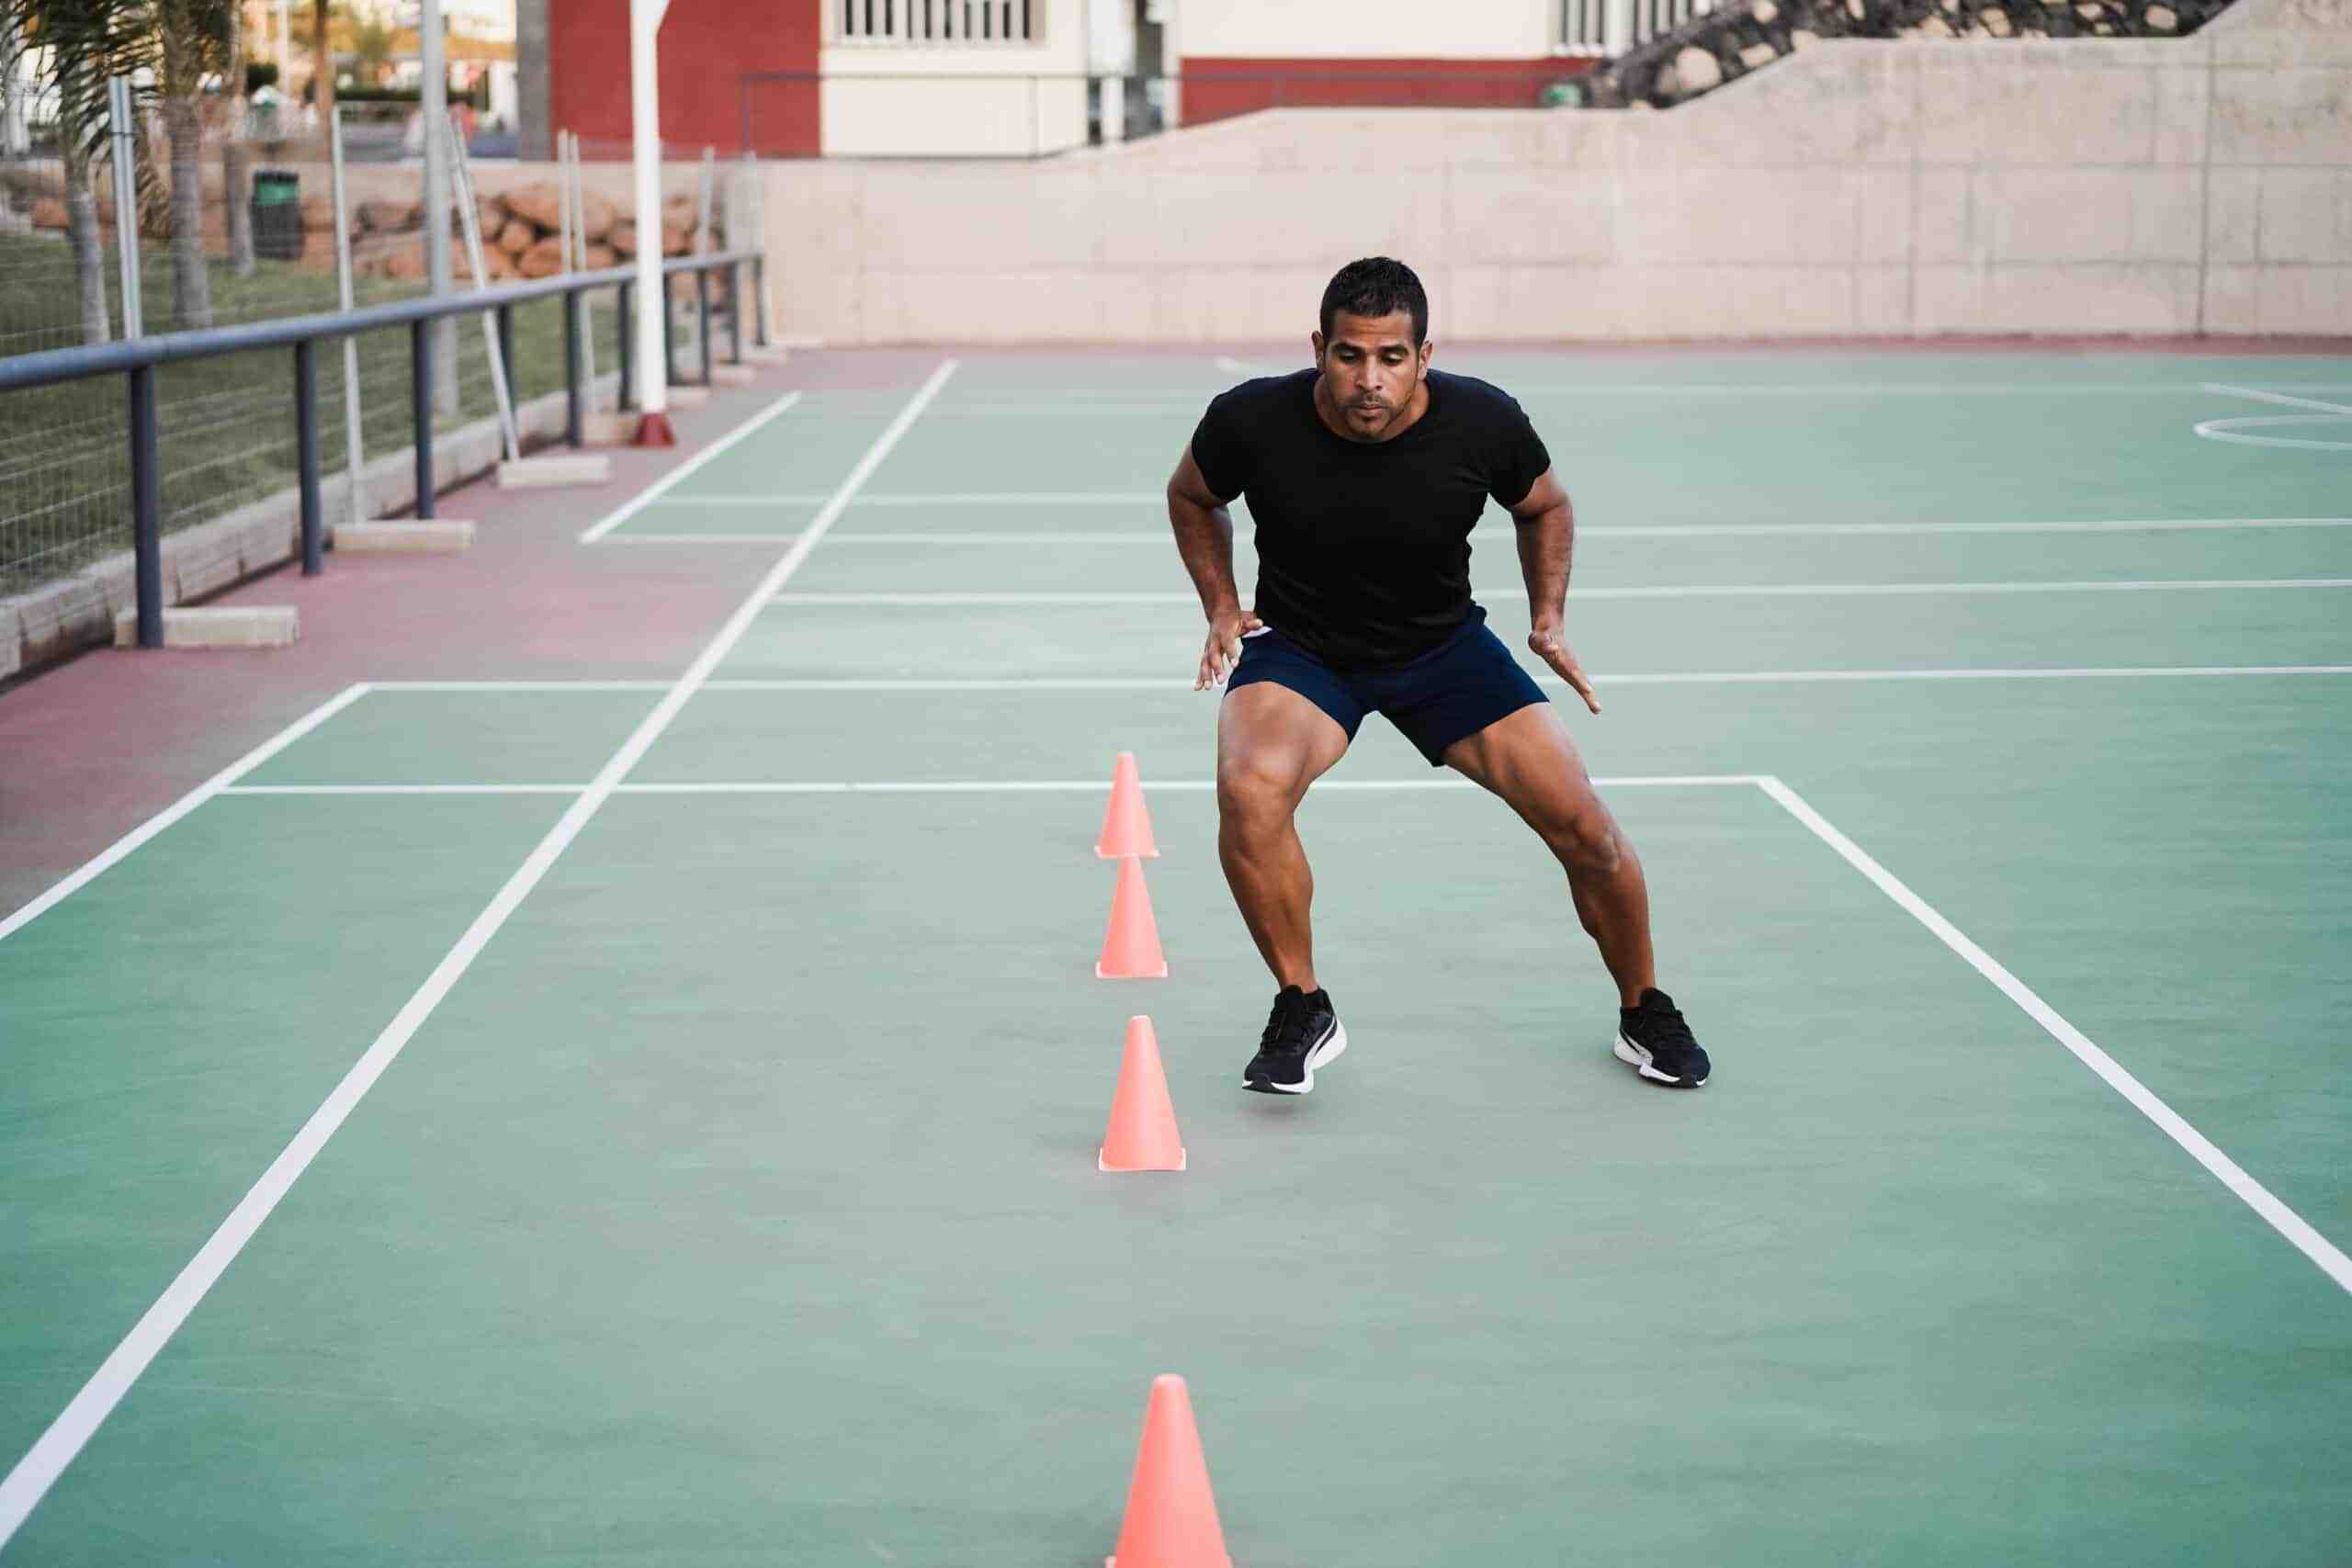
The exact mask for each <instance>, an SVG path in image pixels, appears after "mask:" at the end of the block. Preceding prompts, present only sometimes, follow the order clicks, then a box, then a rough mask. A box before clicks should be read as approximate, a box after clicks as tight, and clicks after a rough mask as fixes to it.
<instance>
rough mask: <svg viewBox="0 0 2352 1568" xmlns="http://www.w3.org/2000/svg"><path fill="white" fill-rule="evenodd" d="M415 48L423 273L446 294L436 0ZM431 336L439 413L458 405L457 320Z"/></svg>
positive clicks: (445, 87)
mask: <svg viewBox="0 0 2352 1568" xmlns="http://www.w3.org/2000/svg"><path fill="white" fill-rule="evenodd" d="M416 40H417V51H418V53H419V54H420V55H421V56H423V63H424V83H423V85H422V86H423V91H422V93H421V95H420V106H419V107H421V108H422V109H423V111H424V276H425V278H426V280H427V284H428V286H429V287H430V288H431V289H432V291H433V292H434V293H435V294H436V295H440V294H447V293H448V292H449V290H450V287H451V283H452V280H451V278H450V276H449V272H450V268H449V153H448V147H449V143H448V140H447V138H446V137H445V136H444V135H443V134H442V130H443V129H444V128H446V127H447V125H448V123H449V62H448V58H447V51H446V50H445V49H444V47H443V42H442V38H441V0H424V5H423V6H421V7H420V9H419V15H418V17H417V24H416ZM426 331H427V332H428V333H430V334H431V336H432V341H433V393H434V400H435V401H436V402H437V403H438V404H439V405H440V407H441V412H444V413H454V412H457V408H458V321H457V318H456V317H454V316H444V317H442V318H441V319H440V320H439V321H435V322H434V323H433V325H432V326H430V327H429V328H427V329H426Z"/></svg>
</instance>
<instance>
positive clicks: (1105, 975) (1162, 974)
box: [1094, 959, 1168, 980]
mask: <svg viewBox="0 0 2352 1568" xmlns="http://www.w3.org/2000/svg"><path fill="white" fill-rule="evenodd" d="M1094 977H1095V978H1096V979H1098V980H1165V979H1166V978H1168V965H1167V964H1161V965H1160V966H1159V968H1157V969H1153V970H1150V971H1148V972H1147V973H1145V974H1141V975H1114V974H1112V973H1111V972H1110V971H1109V970H1107V969H1105V968H1103V963H1102V960H1100V959H1097V960H1095V964H1094Z"/></svg>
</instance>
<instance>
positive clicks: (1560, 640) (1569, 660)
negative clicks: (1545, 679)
mask: <svg viewBox="0 0 2352 1568" xmlns="http://www.w3.org/2000/svg"><path fill="white" fill-rule="evenodd" d="M1527 647H1528V650H1529V651H1530V652H1532V653H1533V654H1534V655H1535V657H1536V658H1538V659H1540V660H1543V661H1544V663H1546V664H1548V665H1550V666H1551V667H1552V669H1553V670H1554V671H1555V672H1556V673H1557V674H1558V675H1559V677H1560V679H1561V680H1563V681H1566V682H1567V683H1568V685H1569V687H1570V688H1571V689H1572V690H1573V691H1575V693H1576V694H1577V696H1580V697H1582V698H1583V699H1584V705H1585V706H1587V707H1589V708H1590V709H1591V710H1592V711H1593V712H1595V713H1599V712H1600V698H1599V697H1596V696H1594V695H1593V694H1592V682H1589V681H1588V680H1586V679H1585V678H1584V671H1583V669H1582V668H1581V667H1580V666H1578V664H1577V656H1576V655H1575V654H1573V653H1571V652H1569V651H1568V644H1567V639H1566V637H1562V636H1561V635H1560V626H1559V623H1558V622H1556V621H1538V622H1536V623H1535V629H1534V630H1533V631H1531V632H1529V633H1528V634H1527Z"/></svg>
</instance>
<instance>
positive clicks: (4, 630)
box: [0, 604, 25, 679]
mask: <svg viewBox="0 0 2352 1568" xmlns="http://www.w3.org/2000/svg"><path fill="white" fill-rule="evenodd" d="M24 642H25V631H24V626H23V624H22V623H21V622H20V621H19V619H18V617H17V607H16V606H15V605H14V604H0V679H5V678H6V677H7V676H10V675H14V674H15V673H16V672H17V671H18V670H21V669H23V668H24V663H25V647H24Z"/></svg>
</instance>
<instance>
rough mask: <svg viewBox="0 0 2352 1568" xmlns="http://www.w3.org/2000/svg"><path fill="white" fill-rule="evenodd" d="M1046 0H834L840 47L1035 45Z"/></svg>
mask: <svg viewBox="0 0 2352 1568" xmlns="http://www.w3.org/2000/svg"><path fill="white" fill-rule="evenodd" d="M1045 10H1046V3H1045V0H833V19H834V22H835V33H834V37H835V39H836V40H837V41H839V42H842V43H910V44H948V43H975V44H978V43H1035V42H1037V41H1038V35H1039V34H1040V33H1041V32H1043V31H1044V30H1045V23H1046V17H1045Z"/></svg>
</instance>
